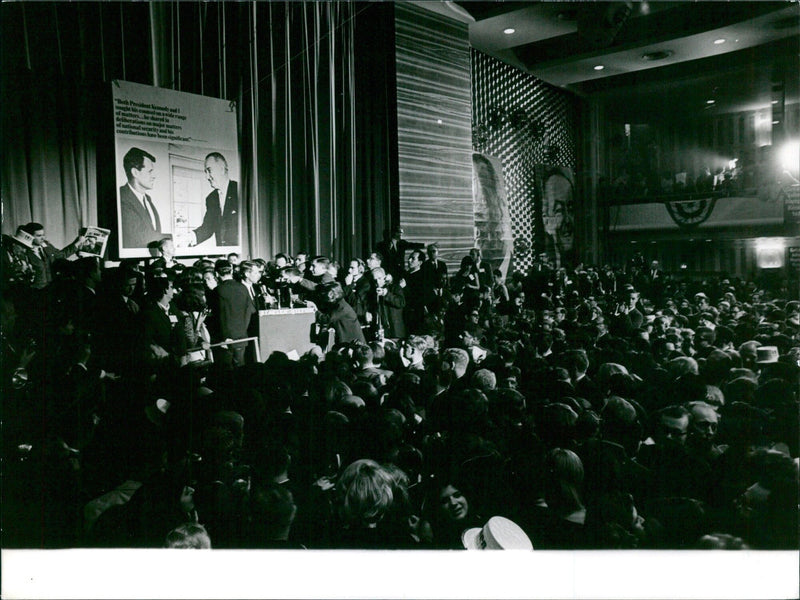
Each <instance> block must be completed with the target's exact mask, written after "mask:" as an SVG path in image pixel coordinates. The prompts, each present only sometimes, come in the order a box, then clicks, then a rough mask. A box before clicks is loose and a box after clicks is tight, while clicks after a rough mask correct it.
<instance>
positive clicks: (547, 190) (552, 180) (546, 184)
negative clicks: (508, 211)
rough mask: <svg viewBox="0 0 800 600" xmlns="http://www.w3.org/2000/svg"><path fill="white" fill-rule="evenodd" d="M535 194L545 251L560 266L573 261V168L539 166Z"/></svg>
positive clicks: (536, 171)
mask: <svg viewBox="0 0 800 600" xmlns="http://www.w3.org/2000/svg"><path fill="white" fill-rule="evenodd" d="M534 172H535V179H536V197H537V199H538V200H539V202H540V203H541V204H540V206H541V209H540V211H539V214H540V215H541V218H542V230H543V232H544V243H543V248H544V252H546V253H547V255H548V257H549V258H550V260H551V262H552V263H553V264H555V265H556V266H557V267H561V266H562V265H565V264H567V263H569V262H570V259H571V257H572V248H573V245H574V241H575V181H574V178H573V176H572V169H569V168H568V167H558V166H553V165H536V167H535V168H534Z"/></svg>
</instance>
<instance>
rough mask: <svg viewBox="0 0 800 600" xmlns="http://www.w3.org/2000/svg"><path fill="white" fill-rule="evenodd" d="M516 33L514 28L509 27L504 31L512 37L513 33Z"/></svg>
mask: <svg viewBox="0 0 800 600" xmlns="http://www.w3.org/2000/svg"><path fill="white" fill-rule="evenodd" d="M516 31H517V30H516V29H514V28H513V27H507V28H505V29H503V33H505V34H506V35H511V34H512V33H515V32H516Z"/></svg>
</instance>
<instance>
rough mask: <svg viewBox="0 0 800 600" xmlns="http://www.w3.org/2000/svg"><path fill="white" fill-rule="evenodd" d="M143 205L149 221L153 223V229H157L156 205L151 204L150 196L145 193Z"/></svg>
mask: <svg viewBox="0 0 800 600" xmlns="http://www.w3.org/2000/svg"><path fill="white" fill-rule="evenodd" d="M144 205H145V207H146V208H147V212H148V214H149V215H150V223H151V224H152V225H153V229H154V230H156V231H158V225H157V224H156V207H155V206H153V201H152V200H150V196H148V195H147V194H145V195H144Z"/></svg>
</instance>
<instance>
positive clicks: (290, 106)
mask: <svg viewBox="0 0 800 600" xmlns="http://www.w3.org/2000/svg"><path fill="white" fill-rule="evenodd" d="M249 18H250V21H251V27H252V31H253V32H255V36H254V46H253V48H251V50H252V60H251V65H252V66H253V69H251V73H250V82H249V85H247V84H245V86H246V87H249V89H245V90H243V93H242V116H243V119H242V134H243V135H242V146H243V148H244V152H245V161H244V163H245V164H247V163H250V162H251V160H248V159H252V165H253V173H252V174H251V176H252V179H251V182H252V181H255V182H257V183H255V185H254V188H253V192H254V195H255V197H256V198H257V199H258V202H256V203H254V204H253V206H252V209H253V210H252V212H251V214H250V222H251V225H252V226H253V229H254V234H255V235H254V237H255V238H256V239H257V240H258V241H259V245H258V246H257V251H258V252H260V253H261V254H262V255H272V254H274V253H276V252H280V251H284V250H288V251H290V252H297V251H299V250H305V251H307V252H311V253H320V254H326V255H328V256H331V257H332V258H336V259H338V260H348V259H349V258H351V257H353V256H360V255H363V254H364V253H365V252H367V251H368V250H369V249H370V248H371V247H372V245H373V244H374V241H375V240H374V237H375V232H376V231H380V230H381V228H382V227H384V226H385V225H384V223H386V222H388V218H389V210H390V206H391V199H392V194H391V189H392V185H393V184H396V176H395V173H396V169H397V166H396V165H397V163H396V158H395V159H394V162H392V157H391V153H390V151H389V148H390V147H391V140H392V136H391V134H390V127H391V124H392V118H393V112H392V110H393V98H394V95H393V94H394V91H393V90H394V78H393V71H392V70H391V64H393V58H394V55H393V44H391V43H390V42H391V39H388V40H387V38H386V36H385V35H382V34H385V33H387V32H391V31H393V21H392V11H391V6H388V7H384V6H379V5H378V6H376V5H371V4H367V3H349V2H324V3H291V2H290V3H285V4H284V3H263V4H257V5H254V7H253V9H252V11H251V14H250V17H249ZM262 32H264V33H263V34H262ZM374 39H379V40H380V45H381V47H380V48H379V49H378V50H377V51H373V50H375V48H373V47H369V48H368V49H365V48H364V47H363V46H362V44H370V46H376V44H375V42H374V41H371V40H374ZM356 48H358V51H357V50H356ZM365 56H366V58H364V57H365ZM254 80H257V81H256V84H255V85H253V81H254ZM248 114H252V115H253V118H250V119H248ZM390 115H392V116H390ZM252 123H257V126H256V128H255V130H254V129H253V128H252V127H251V124H252ZM395 197H396V195H395Z"/></svg>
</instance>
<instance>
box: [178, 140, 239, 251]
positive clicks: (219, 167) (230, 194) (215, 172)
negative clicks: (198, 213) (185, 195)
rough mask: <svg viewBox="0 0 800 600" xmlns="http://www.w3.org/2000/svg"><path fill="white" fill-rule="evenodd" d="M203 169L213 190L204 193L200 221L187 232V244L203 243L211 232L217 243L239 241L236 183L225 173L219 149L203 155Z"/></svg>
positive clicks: (235, 243) (227, 244)
mask: <svg viewBox="0 0 800 600" xmlns="http://www.w3.org/2000/svg"><path fill="white" fill-rule="evenodd" d="M205 173H206V177H207V178H208V183H209V184H210V185H211V187H212V188H214V191H213V192H211V193H210V194H209V195H208V196H206V214H205V216H204V217H203V224H202V225H200V227H198V228H197V229H195V230H194V231H192V232H190V233H189V245H190V246H195V245H197V244H202V243H203V242H205V241H206V240H207V239H209V238H210V237H211V236H212V235H214V236H216V242H217V246H238V245H239V191H238V184H237V183H236V182H235V181H232V180H231V179H230V178H229V176H228V161H226V160H225V157H224V156H222V154H220V153H219V152H212V153H211V154H209V155H208V156H206V162H205Z"/></svg>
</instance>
